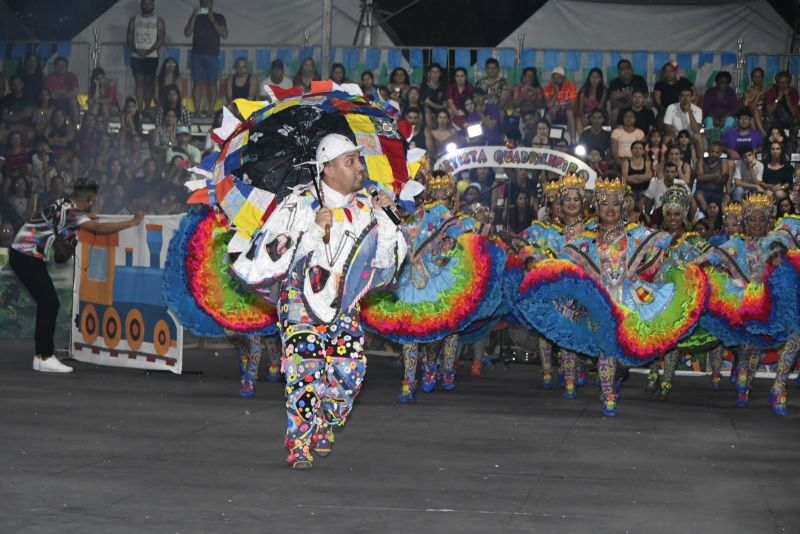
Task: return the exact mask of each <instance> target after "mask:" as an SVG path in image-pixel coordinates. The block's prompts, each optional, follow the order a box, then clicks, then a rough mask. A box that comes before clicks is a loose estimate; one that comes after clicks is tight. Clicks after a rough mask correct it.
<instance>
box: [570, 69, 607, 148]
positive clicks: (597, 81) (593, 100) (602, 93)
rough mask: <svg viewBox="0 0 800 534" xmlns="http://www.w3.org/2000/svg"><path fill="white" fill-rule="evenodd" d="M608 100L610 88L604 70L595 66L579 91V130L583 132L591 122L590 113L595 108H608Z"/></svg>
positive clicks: (577, 119)
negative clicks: (606, 82)
mask: <svg viewBox="0 0 800 534" xmlns="http://www.w3.org/2000/svg"><path fill="white" fill-rule="evenodd" d="M607 101H608V89H606V86H605V84H604V83H603V71H602V70H600V69H598V68H593V69H592V70H590V71H589V74H588V75H587V76H586V81H585V82H584V83H583V86H582V87H581V89H580V91H578V116H577V118H576V128H577V130H578V132H583V129H584V127H585V126H586V125H587V124H589V122H590V120H589V115H591V113H592V112H593V111H594V110H595V109H597V108H599V109H606V103H607Z"/></svg>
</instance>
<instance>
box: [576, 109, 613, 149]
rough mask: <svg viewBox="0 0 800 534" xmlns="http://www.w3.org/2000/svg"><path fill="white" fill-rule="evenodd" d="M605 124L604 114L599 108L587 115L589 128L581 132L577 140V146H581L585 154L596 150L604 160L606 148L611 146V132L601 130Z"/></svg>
mask: <svg viewBox="0 0 800 534" xmlns="http://www.w3.org/2000/svg"><path fill="white" fill-rule="evenodd" d="M605 124H606V112H605V111H603V110H602V109H601V108H595V109H594V110H592V112H591V113H590V114H589V128H587V129H586V130H583V131H582V132H581V136H580V139H579V140H578V144H580V145H583V147H584V148H585V149H586V153H587V154H588V153H589V152H591V150H592V149H597V150H599V151H600V154H602V156H603V158H602V159H605V158H606V155H607V154H608V147H609V146H610V145H611V132H609V131H607V130H606V129H605V128H603V126H605Z"/></svg>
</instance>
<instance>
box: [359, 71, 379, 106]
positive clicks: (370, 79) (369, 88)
mask: <svg viewBox="0 0 800 534" xmlns="http://www.w3.org/2000/svg"><path fill="white" fill-rule="evenodd" d="M360 85H361V92H362V93H364V96H365V97H367V98H368V99H369V100H370V101H371V102H374V101H376V100H378V98H379V95H378V88H377V87H375V76H374V75H373V74H372V71H371V70H365V71H364V72H362V73H361V84H360Z"/></svg>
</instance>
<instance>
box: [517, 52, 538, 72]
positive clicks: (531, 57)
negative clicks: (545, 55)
mask: <svg viewBox="0 0 800 534" xmlns="http://www.w3.org/2000/svg"><path fill="white" fill-rule="evenodd" d="M534 63H536V49H535V48H523V49H522V54H520V57H519V66H520V67H522V68H523V69H524V68H525V67H533V66H534Z"/></svg>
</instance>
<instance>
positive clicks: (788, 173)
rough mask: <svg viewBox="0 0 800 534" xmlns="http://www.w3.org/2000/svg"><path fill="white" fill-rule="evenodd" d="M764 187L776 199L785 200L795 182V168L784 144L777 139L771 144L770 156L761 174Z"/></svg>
mask: <svg viewBox="0 0 800 534" xmlns="http://www.w3.org/2000/svg"><path fill="white" fill-rule="evenodd" d="M761 179H762V182H763V187H764V189H766V190H767V191H768V192H770V193H772V196H774V197H775V200H783V199H784V198H787V197H788V195H789V191H790V190H791V188H792V183H793V182H794V168H793V167H792V165H791V163H789V158H788V157H787V156H786V153H785V152H784V151H783V145H782V144H780V143H779V142H777V141H773V142H772V143H770V144H769V157H768V158H767V159H766V164H765V165H764V173H763V174H762V176H761Z"/></svg>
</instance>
